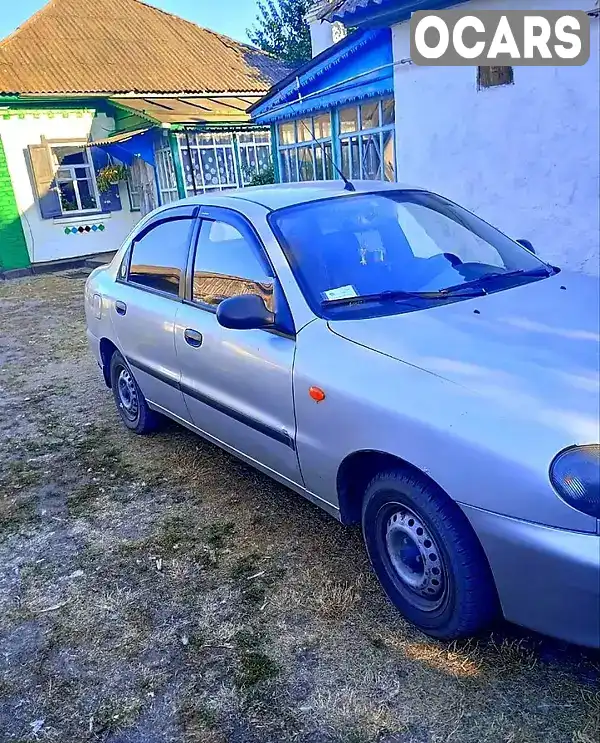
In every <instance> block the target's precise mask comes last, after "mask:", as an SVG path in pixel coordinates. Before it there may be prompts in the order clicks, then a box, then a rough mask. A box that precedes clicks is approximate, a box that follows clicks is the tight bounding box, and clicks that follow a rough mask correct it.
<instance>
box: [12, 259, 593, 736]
mask: <svg viewBox="0 0 600 743" xmlns="http://www.w3.org/2000/svg"><path fill="white" fill-rule="evenodd" d="M84 280H85V273H84V272H82V271H71V272H65V273H62V274H55V275H51V276H39V277H33V278H29V279H21V280H17V281H11V282H5V283H1V282H0V741H2V743H9V742H11V743H13V742H15V741H16V742H17V743H25V741H34V740H40V741H52V742H55V741H56V742H59V743H80V742H84V741H103V742H106V743H184V742H185V743H288V742H291V741H300V742H302V743H375V741H378V742H379V743H439V742H442V741H452V743H530V742H532V743H533V742H538V741H539V743H597V741H598V739H599V737H600V693H599V686H600V657H599V656H598V655H597V654H594V653H592V652H589V651H584V650H580V649H577V648H574V647H570V646H566V645H563V644H560V643H557V642H553V641H551V640H547V639H543V638H540V637H537V636H533V635H531V634H529V633H526V632H524V631H519V630H517V629H516V628H511V627H508V626H500V627H499V628H497V629H496V630H495V631H494V633H493V634H488V635H486V636H484V637H483V638H480V639H479V640H477V641H469V642H461V643H453V644H451V645H448V644H444V643H439V642H434V641H432V640H429V639H427V638H425V637H424V636H423V635H421V634H420V633H419V632H417V631H416V630H414V629H412V628H411V627H410V626H408V625H407V624H406V623H405V622H404V621H403V620H402V619H401V617H400V616H399V615H398V614H397V613H396V612H395V611H394V610H393V609H392V608H391V607H390V606H389V605H388V603H387V602H386V600H385V598H384V597H383V595H382V594H381V591H380V589H379V587H378V585H377V582H376V581H375V579H374V578H373V577H372V575H371V573H370V571H369V566H368V562H367V559H366V556H365V552H364V549H363V547H362V543H361V537H360V533H359V531H358V530H356V529H350V530H348V529H345V528H344V527H342V526H341V525H340V524H338V523H337V522H335V521H334V520H333V519H331V518H329V517H328V516H327V515H325V514H324V513H322V512H321V511H320V510H319V509H317V508H316V507H315V506H313V505H311V504H310V503H308V502H306V501H304V500H303V499H302V498H300V497H298V496H296V495H294V494H292V493H291V492H288V491H286V490H285V489H284V488H282V487H280V486H278V485H276V484H275V483H273V482H271V481H270V480H269V479H267V478H266V477H263V476H262V475H260V474H259V473H257V472H255V471H253V470H251V469H249V468H247V467H246V466H244V465H242V464H241V463H239V462H238V461H237V460H235V459H233V458H231V457H229V456H228V455H226V454H225V453H223V452H221V451H220V450H218V449H216V448H215V447H213V446H211V445H209V444H207V443H204V442H203V441H202V440H201V439H199V438H196V437H195V436H193V435H192V434H190V433H188V432H187V431H185V430H182V429H180V428H178V427H177V426H175V425H174V424H173V425H171V424H168V425H167V427H166V429H165V430H164V431H163V432H161V433H159V434H156V435H154V436H152V437H150V438H141V437H136V436H134V435H132V434H130V433H129V432H127V431H126V430H125V429H124V427H123V426H122V425H121V424H120V422H119V420H118V418H117V414H116V411H115V408H114V406H113V401H112V397H111V394H110V392H109V391H108V390H107V389H106V387H105V386H104V384H103V381H102V379H101V376H100V374H99V371H98V369H97V367H96V365H95V362H94V360H93V359H92V357H91V355H90V354H89V353H88V350H87V347H86V340H85V335H84V321H83V308H82V294H83V285H84Z"/></svg>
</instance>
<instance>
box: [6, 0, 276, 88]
mask: <svg viewBox="0 0 600 743" xmlns="http://www.w3.org/2000/svg"><path fill="white" fill-rule="evenodd" d="M2 1H4V0H2ZM225 1H226V0H225ZM289 72H290V68H289V67H286V66H285V65H284V64H282V63H281V62H278V61H277V60H275V59H273V58H272V57H270V56H268V55H267V54H265V53H264V52H261V51H259V50H258V49H255V48H254V47H251V46H248V45H246V44H242V43H240V42H238V41H234V40H233V39H230V38H228V37H227V36H222V35H221V34H218V33H215V32H214V31H209V30H208V29H205V28H201V27H200V26H197V25H196V24H195V23H191V22H190V21H186V20H184V19H183V18H179V17H178V16H174V15H171V14H170V13H165V12H164V11H162V10H158V9H157V8H153V7H151V6H149V5H146V4H144V3H142V2H140V1H139V0H50V1H49V2H48V3H47V4H46V5H45V6H44V7H43V8H42V9H41V10H40V11H38V12H37V13H36V14H35V15H33V16H32V17H31V18H30V19H29V20H27V21H26V22H25V23H24V24H23V25H22V26H21V27H20V28H18V29H17V30H16V31H15V32H14V33H13V34H11V35H10V36H8V37H7V38H6V39H4V41H2V42H0V93H1V92H5V93H19V94H42V93H48V94H82V93H131V92H136V93H225V92H237V93H254V92H256V93H265V92H266V91H267V90H268V89H269V88H270V87H271V85H272V84H273V83H275V82H277V81H278V80H279V79H281V78H282V77H284V76H285V75H287V74H289Z"/></svg>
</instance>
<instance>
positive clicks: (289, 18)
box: [247, 0, 313, 64]
mask: <svg viewBox="0 0 600 743" xmlns="http://www.w3.org/2000/svg"><path fill="white" fill-rule="evenodd" d="M312 4H313V0H258V11H259V14H258V16H257V17H256V24H255V25H254V26H253V27H252V28H249V29H248V31H247V33H248V38H249V39H250V41H251V42H252V43H253V44H256V46H257V47H258V48H259V49H262V50H263V51H264V52H268V53H269V54H272V55H273V56H274V57H277V58H278V59H281V60H283V61H285V62H290V63H292V64H299V63H300V62H306V61H307V60H309V59H310V57H311V48H310V29H309V26H308V23H307V22H306V21H305V20H304V17H305V15H306V13H307V12H308V10H309V8H310V7H311V5H312Z"/></svg>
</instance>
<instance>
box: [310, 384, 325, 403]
mask: <svg viewBox="0 0 600 743" xmlns="http://www.w3.org/2000/svg"><path fill="white" fill-rule="evenodd" d="M308 394H309V395H310V396H311V397H312V399H313V400H314V401H315V402H323V400H324V399H325V392H323V390H322V389H321V388H320V387H311V388H310V389H309V390H308Z"/></svg>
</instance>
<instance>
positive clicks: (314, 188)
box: [169, 180, 422, 210]
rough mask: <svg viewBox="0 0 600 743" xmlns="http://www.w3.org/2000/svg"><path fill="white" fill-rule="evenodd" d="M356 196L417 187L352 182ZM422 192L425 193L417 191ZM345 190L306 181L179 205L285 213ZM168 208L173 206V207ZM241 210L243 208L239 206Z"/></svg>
mask: <svg viewBox="0 0 600 743" xmlns="http://www.w3.org/2000/svg"><path fill="white" fill-rule="evenodd" d="M352 185H353V186H354V187H355V189H356V192H363V193H373V192H374V191H375V192H376V191H399V190H403V189H407V188H410V189H411V190H414V189H415V188H418V187H416V186H409V185H406V184H400V183H386V182H384V181H358V180H357V181H352ZM418 190H422V189H418ZM351 193H352V192H351V191H348V190H347V189H346V188H345V187H344V182H343V181H341V180H337V181H307V182H304V183H275V184H273V185H270V186H251V187H248V188H238V189H235V190H232V191H229V190H227V191H222V192H220V193H218V194H215V193H207V194H199V195H198V196H191V197H190V198H188V199H183V200H182V201H180V202H177V203H178V204H203V205H205V206H219V205H221V204H222V205H223V206H225V205H227V206H231V200H232V199H234V200H238V201H241V202H244V201H250V202H253V203H255V204H260V205H261V206H264V207H265V208H267V209H270V210H275V209H282V208H283V207H285V206H291V205H293V204H304V203H306V202H308V201H318V200H319V199H328V198H333V197H336V196H348V195H349V194H351ZM169 206H174V204H170V205H169ZM240 206H241V204H240Z"/></svg>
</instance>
